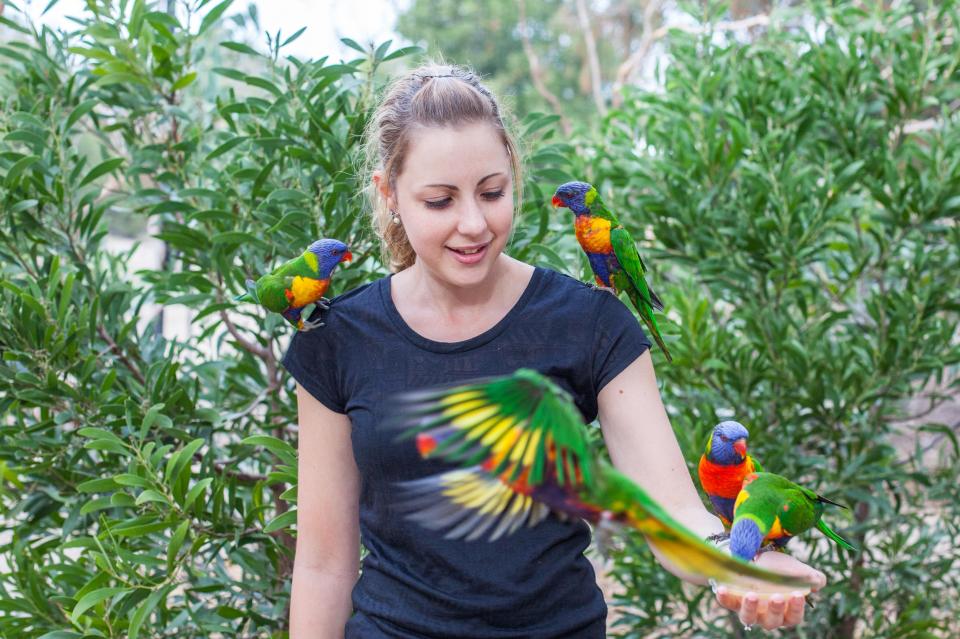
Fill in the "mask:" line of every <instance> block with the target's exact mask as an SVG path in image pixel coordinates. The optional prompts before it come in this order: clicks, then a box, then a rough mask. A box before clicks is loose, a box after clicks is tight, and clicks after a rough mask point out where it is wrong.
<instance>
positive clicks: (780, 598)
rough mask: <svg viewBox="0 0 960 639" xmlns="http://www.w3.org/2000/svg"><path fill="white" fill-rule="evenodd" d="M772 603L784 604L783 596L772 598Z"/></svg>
mask: <svg viewBox="0 0 960 639" xmlns="http://www.w3.org/2000/svg"><path fill="white" fill-rule="evenodd" d="M770 602H771V603H775V604H781V603H783V595H773V596H772V597H770Z"/></svg>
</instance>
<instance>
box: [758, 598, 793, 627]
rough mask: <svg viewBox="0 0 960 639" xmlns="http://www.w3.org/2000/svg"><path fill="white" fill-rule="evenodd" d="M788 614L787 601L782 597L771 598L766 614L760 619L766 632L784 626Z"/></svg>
mask: <svg viewBox="0 0 960 639" xmlns="http://www.w3.org/2000/svg"><path fill="white" fill-rule="evenodd" d="M786 612H787V600H786V599H784V598H783V596H782V595H773V596H772V597H770V603H769V604H768V605H767V610H766V613H765V614H764V615H763V616H762V617H761V618H760V625H761V626H763V629H764V630H773V629H774V628H779V627H780V626H782V625H783V615H784V613H786Z"/></svg>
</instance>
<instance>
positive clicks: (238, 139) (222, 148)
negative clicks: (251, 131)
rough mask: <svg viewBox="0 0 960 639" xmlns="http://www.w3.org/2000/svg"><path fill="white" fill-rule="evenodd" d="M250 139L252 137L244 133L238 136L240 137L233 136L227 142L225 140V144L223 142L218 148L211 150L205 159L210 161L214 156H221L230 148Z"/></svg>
mask: <svg viewBox="0 0 960 639" xmlns="http://www.w3.org/2000/svg"><path fill="white" fill-rule="evenodd" d="M249 139H250V138H249V137H247V136H244V135H241V136H238V137H235V138H231V139H229V140H227V141H226V142H224V143H223V144H221V145H220V146H218V147H217V148H215V149H214V150H213V151H210V153H208V154H207V157H205V158H204V159H203V161H204V162H209V161H210V160H212V159H213V158H215V157H219V156H221V155H223V154H224V153H226V152H227V151H229V150H230V149H232V148H234V147H235V146H237V145H238V144H241V143H243V142H246V141H247V140H249Z"/></svg>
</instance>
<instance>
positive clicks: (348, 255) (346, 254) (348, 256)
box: [340, 251, 353, 262]
mask: <svg viewBox="0 0 960 639" xmlns="http://www.w3.org/2000/svg"><path fill="white" fill-rule="evenodd" d="M352 259H353V253H351V252H350V251H344V253H343V256H342V257H341V258H340V261H341V262H349V261H350V260H352Z"/></svg>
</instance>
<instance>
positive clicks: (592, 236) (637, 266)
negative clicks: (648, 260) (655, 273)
mask: <svg viewBox="0 0 960 639" xmlns="http://www.w3.org/2000/svg"><path fill="white" fill-rule="evenodd" d="M553 205H554V206H563V207H567V208H569V209H570V210H571V211H573V213H574V215H576V219H575V221H574V229H575V231H576V234H577V241H578V242H580V248H582V249H583V251H584V253H586V254H587V258H588V259H589V260H590V268H591V269H593V275H594V277H595V278H596V281H597V284H598V285H599V286H605V287H608V288H612V289H613V290H615V291H616V292H617V294H618V295H619V294H620V293H621V292H626V294H627V297H629V298H630V301H631V302H632V303H633V305H634V307H636V309H637V312H638V313H639V314H640V319H642V320H643V323H644V324H646V325H647V328H649V329H650V332H651V333H652V334H653V339H654V340H656V342H657V344H658V345H659V346H660V350H662V351H663V354H664V355H666V357H667V361H668V362H669V361H672V360H673V358H672V357H670V351H668V350H667V346H666V344H664V343H663V337H662V336H661V335H660V327H659V326H658V325H657V320H656V317H654V314H653V312H654V311H655V310H656V311H663V302H661V301H660V298H659V297H657V294H656V293H654V292H653V289H651V288H650V287H649V286H647V282H646V280H645V279H644V273H646V272H647V268H646V266H644V264H643V260H641V259H640V254H639V253H637V245H636V244H635V243H634V241H633V236H631V235H630V231H628V230H627V229H625V228H623V225H622V224H620V220H618V219H617V216H616V215H614V214H613V212H612V211H610V210H609V209H608V208H607V207H606V206H605V205H604V204H603V200H601V199H600V194H599V193H597V189H595V188H594V187H593V186H591V185H589V184H587V183H586V182H567V183H566V184H561V185H560V186H559V187H557V191H556V193H554V195H553Z"/></svg>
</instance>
